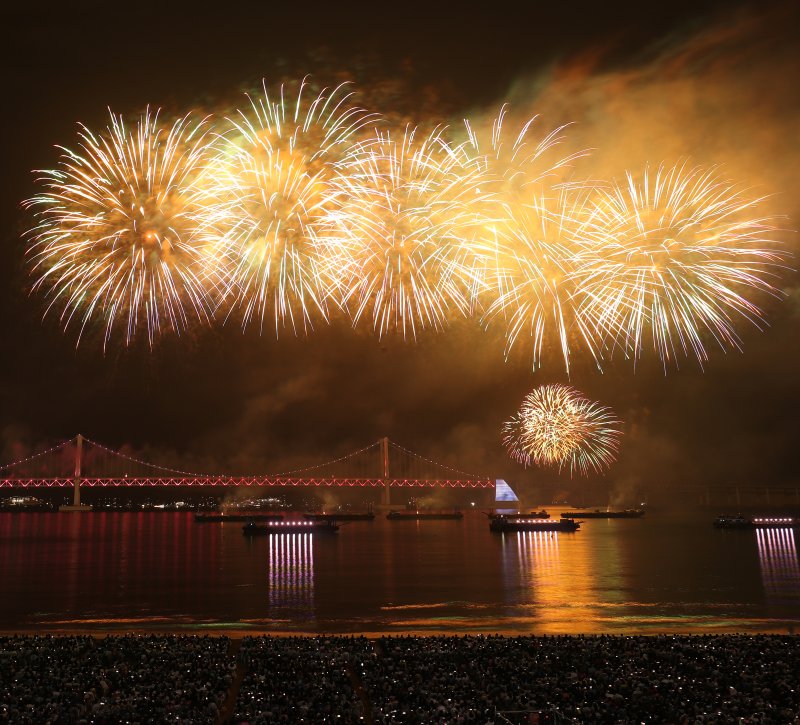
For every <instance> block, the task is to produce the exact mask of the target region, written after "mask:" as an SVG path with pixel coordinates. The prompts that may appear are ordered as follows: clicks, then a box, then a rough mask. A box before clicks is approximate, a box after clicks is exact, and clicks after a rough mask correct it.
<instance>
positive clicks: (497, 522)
mask: <svg viewBox="0 0 800 725" xmlns="http://www.w3.org/2000/svg"><path fill="white" fill-rule="evenodd" d="M580 527H581V522H580V521H575V519H570V518H560V519H558V520H556V519H509V518H507V517H506V516H497V517H495V518H493V519H492V520H491V521H490V522H489V530H490V531H494V532H495V533H499V534H506V533H514V532H516V531H564V532H573V531H577V530H578V529H579V528H580Z"/></svg>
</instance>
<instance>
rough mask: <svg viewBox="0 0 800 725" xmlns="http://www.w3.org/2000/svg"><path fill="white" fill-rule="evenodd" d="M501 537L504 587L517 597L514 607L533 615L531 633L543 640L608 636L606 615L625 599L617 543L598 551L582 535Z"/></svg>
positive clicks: (540, 533)
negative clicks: (552, 636) (545, 636)
mask: <svg viewBox="0 0 800 725" xmlns="http://www.w3.org/2000/svg"><path fill="white" fill-rule="evenodd" d="M501 536H502V537H503V539H502V544H501V546H502V557H503V574H504V578H505V580H506V586H507V589H508V588H509V585H510V587H511V588H512V590H516V592H517V596H518V597H519V599H518V601H517V602H514V603H515V604H516V605H517V606H521V607H522V609H523V610H524V609H529V610H530V626H531V629H535V630H536V631H537V632H539V633H542V634H577V633H583V634H592V633H597V632H601V631H605V629H606V625H605V623H604V620H605V618H606V617H605V615H606V614H607V611H606V610H607V609H608V608H609V607H615V606H618V605H619V603H620V601H621V599H622V594H621V590H622V587H621V583H620V574H619V552H618V550H617V548H616V545H615V544H616V542H615V539H614V537H606V538H607V539H608V541H606V542H605V545H604V546H602V547H600V548H598V547H597V541H596V539H595V537H593V536H591V535H587V534H586V533H584V532H583V531H581V532H580V534H577V535H576V534H560V533H558V532H552V531H550V532H548V531H526V532H517V533H515V534H502V535H501ZM515 583H516V585H517V586H516V587H514V584H515Z"/></svg>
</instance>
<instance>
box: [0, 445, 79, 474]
mask: <svg viewBox="0 0 800 725" xmlns="http://www.w3.org/2000/svg"><path fill="white" fill-rule="evenodd" d="M72 441H73V439H72V438H70V439H69V440H66V441H62V442H61V443H58V444H57V445H55V446H53V447H52V448H48V449H47V450H46V451H41V452H40V453H33V454H32V455H30V456H28V457H27V458H20V459H19V460H17V461H12V462H11V463H6V464H5V465H2V466H0V471H4V470H6V469H7V468H13V467H14V466H20V465H22V464H23V463H28V462H29V461H33V460H35V459H37V458H41V457H42V456H46V455H47V454H48V453H54V452H55V451H58V450H61V449H62V448H63V447H64V446H66V445H69V444H71V443H72Z"/></svg>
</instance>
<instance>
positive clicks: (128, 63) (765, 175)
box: [0, 0, 800, 494]
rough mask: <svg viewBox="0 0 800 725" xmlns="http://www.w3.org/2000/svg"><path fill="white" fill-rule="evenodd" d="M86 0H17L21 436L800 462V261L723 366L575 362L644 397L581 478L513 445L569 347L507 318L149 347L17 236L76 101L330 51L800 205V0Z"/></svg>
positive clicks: (178, 455) (176, 87)
mask: <svg viewBox="0 0 800 725" xmlns="http://www.w3.org/2000/svg"><path fill="white" fill-rule="evenodd" d="M70 5H71V4H70V3H59V4H57V5H56V4H54V6H52V7H48V5H47V4H41V3H28V4H20V5H19V6H18V7H16V8H15V9H6V10H3V11H2V13H3V17H2V27H3V28H4V35H5V37H4V39H3V42H2V43H1V44H0V46H1V47H2V50H1V51H0V52H2V53H3V56H4V57H3V58H2V71H0V72H2V74H3V78H2V88H3V91H4V93H3V96H4V99H5V102H4V104H3V105H4V111H3V113H2V122H3V125H4V128H3V138H4V139H5V144H4V148H3V173H2V175H0V179H1V182H0V183H2V194H1V195H0V202H1V204H2V206H0V222H1V223H2V248H1V251H0V275H2V276H1V277H0V319H2V329H3V331H4V335H3V343H2V355H1V356H0V435H2V440H0V451H2V452H3V459H6V458H8V457H10V456H12V455H14V454H15V453H16V452H18V451H20V450H24V449H25V448H28V449H31V448H34V447H37V446H41V445H44V444H46V443H48V442H51V441H56V440H61V439H63V438H66V437H69V436H72V435H74V434H75V433H77V432H79V431H80V432H82V433H84V434H85V435H88V436H90V437H92V438H95V439H97V440H99V441H102V442H104V443H106V444H108V445H109V446H112V447H117V446H121V445H123V444H126V445H129V446H131V447H132V448H133V450H137V451H140V452H144V453H146V454H147V455H148V456H151V457H160V458H161V460H163V461H169V462H180V463H181V464H182V465H185V466H186V467H188V468H198V469H208V468H209V467H213V468H215V469H216V470H219V471H246V472H253V473H256V472H268V471H275V470H282V469H284V468H286V467H288V466H293V465H296V464H302V463H306V462H308V463H313V462H315V461H318V460H324V459H326V458H328V457H332V456H334V455H337V454H340V453H343V452H346V451H348V450H351V449H353V448H357V447H360V446H361V445H365V444H367V443H369V442H371V441H373V440H376V439H377V438H378V437H380V436H382V435H388V436H390V437H391V438H392V439H394V440H397V441H398V442H399V443H401V444H403V445H405V446H407V447H409V448H411V449H414V450H416V451H418V452H420V453H421V454H424V455H428V456H432V457H434V458H437V459H439V460H442V461H444V462H446V463H449V464H451V465H456V466H459V467H462V468H464V469H467V470H474V471H478V472H486V473H487V474H490V475H494V474H496V475H504V476H506V477H507V478H509V480H514V481H517V482H520V483H522V484H523V485H535V484H540V485H551V484H552V485H553V486H561V487H563V488H564V489H566V490H570V491H575V490H578V489H580V487H581V486H584V485H599V486H601V487H608V488H609V489H612V490H625V489H626V488H628V487H637V486H643V487H645V488H647V489H649V490H650V491H651V492H653V491H661V492H664V493H666V494H669V492H670V491H671V490H673V489H674V490H677V489H678V488H679V487H682V486H684V485H685V484H687V483H688V484H692V485H698V486H699V485H702V484H704V483H706V482H708V481H712V482H715V483H720V482H731V483H740V484H742V485H765V484H770V485H790V486H795V485H797V483H798V478H799V476H798V465H797V452H798V431H799V430H800V427H799V426H798V422H797V420H798V416H797V413H796V411H797V408H798V403H800V382H798V375H797V371H798V361H799V360H800V352H798V345H797V339H798V336H797V333H798V324H800V323H799V322H798V316H797V305H796V302H795V300H796V295H795V294H794V292H793V289H794V286H795V284H796V283H795V279H794V277H793V276H792V275H787V277H786V279H785V280H784V281H783V286H784V288H785V289H786V291H787V294H788V299H787V300H785V301H782V302H772V303H768V312H769V315H768V317H769V322H770V325H771V327H770V328H768V329H767V330H766V331H764V332H763V333H759V332H758V331H755V330H747V329H743V330H742V332H743V337H744V341H745V346H744V351H743V353H741V354H740V353H728V354H723V353H722V352H720V351H713V350H712V359H711V361H710V363H709V364H707V365H706V367H705V370H704V371H703V370H700V369H699V367H698V365H697V364H696V363H692V362H691V361H685V362H684V363H682V364H681V369H680V370H675V369H671V370H670V371H669V372H668V374H667V375H666V376H665V375H664V372H663V370H662V369H661V367H660V366H659V365H658V364H656V363H654V362H652V361H651V362H646V363H645V364H643V365H642V366H641V367H639V368H638V369H637V370H636V371H634V369H633V367H632V366H631V365H630V364H627V363H619V364H614V365H609V366H608V369H607V370H606V371H605V373H604V374H600V373H599V372H597V371H596V370H595V369H594V368H593V367H592V366H591V365H589V364H588V363H582V362H580V361H579V362H578V365H577V366H576V369H575V370H574V371H573V374H572V378H571V381H570V382H571V383H572V384H573V385H575V386H576V387H578V388H580V389H581V390H582V391H584V392H585V393H586V394H587V395H589V396H590V397H592V398H593V399H596V400H598V401H601V402H602V403H604V404H606V405H610V406H611V407H612V408H613V409H614V410H615V411H616V412H617V414H618V415H619V416H620V417H621V418H623V419H624V420H625V421H626V425H625V431H626V436H625V439H624V441H623V446H622V451H621V455H620V460H619V462H618V463H617V464H616V465H615V466H614V467H613V468H612V470H611V472H610V473H609V474H608V476H607V477H606V478H605V479H594V480H590V481H589V482H588V483H584V482H582V481H580V480H574V481H570V480H569V477H568V476H564V475H562V476H560V477H559V476H558V475H556V474H554V473H551V472H546V471H537V472H532V471H527V472H526V471H523V469H521V468H520V467H519V466H517V465H516V464H514V463H512V462H511V461H509V460H508V459H507V458H506V456H505V454H504V452H503V450H502V447H501V445H500V436H499V427H500V425H501V423H502V421H503V420H505V419H507V418H508V417H509V416H510V414H511V413H512V412H513V411H514V409H515V408H516V406H517V405H518V404H519V402H520V401H521V399H522V397H523V396H524V395H525V394H526V393H527V392H528V391H529V390H530V389H531V388H532V387H533V386H534V385H537V384H541V383H543V382H556V381H558V382H567V378H566V376H565V374H564V373H563V371H562V368H561V366H560V365H559V364H558V361H557V359H555V358H553V359H551V360H550V361H549V364H547V365H546V366H545V368H544V370H542V371H540V372H536V373H535V374H534V373H532V372H531V370H530V365H529V359H528V357H526V356H524V355H517V356H514V357H512V359H511V360H510V361H508V362H504V360H503V345H502V339H501V337H500V335H499V332H498V331H492V330H490V331H489V332H488V333H485V332H483V331H481V330H480V328H479V327H478V326H477V324H476V323H474V322H468V321H467V322H462V323H457V324H455V325H454V328H453V329H452V330H450V331H448V332H447V333H444V334H439V335H436V334H433V333H431V334H423V335H422V336H421V338H420V339H419V340H418V341H417V342H416V343H407V342H403V341H401V340H397V339H392V338H390V339H387V340H384V341H382V342H381V341H378V340H377V339H375V338H374V337H372V336H371V335H368V334H366V333H363V332H353V331H351V330H350V329H349V328H348V327H347V326H342V325H338V326H334V327H331V328H327V329H323V330H320V331H318V332H317V333H315V334H314V335H313V336H312V337H310V338H309V339H303V338H301V339H290V338H286V337H284V338H281V339H280V340H275V339H274V338H273V337H271V336H270V335H264V336H263V337H259V336H258V334H257V332H256V331H255V330H251V331H248V332H247V333H245V334H244V335H243V334H242V332H241V331H240V329H239V328H238V326H236V325H230V326H228V327H215V328H213V329H203V330H198V331H196V332H194V333H193V334H192V335H190V336H187V337H184V338H181V339H177V340H176V339H166V340H164V341H162V342H160V343H159V344H158V345H157V346H156V347H155V349H153V350H150V349H148V348H147V347H146V346H142V345H134V346H133V347H131V348H125V347H124V346H120V345H114V346H112V347H111V348H109V349H108V350H107V351H106V352H105V353H103V351H102V349H101V348H100V347H99V346H98V345H96V344H91V343H89V344H82V345H81V347H79V348H78V349H76V347H75V336H74V332H67V333H66V334H64V333H62V332H61V330H60V329H59V327H58V324H57V321H56V320H54V319H50V318H47V319H45V320H44V321H43V320H42V312H43V306H42V303H41V299H39V298H37V297H36V296H29V295H28V293H27V288H28V286H29V282H28V280H27V279H26V276H25V273H24V270H23V267H22V257H23V250H24V245H23V243H22V242H21V241H20V232H21V231H22V230H23V229H24V228H25V224H26V223H27V221H26V219H25V216H24V214H23V213H22V211H21V209H20V202H21V201H22V200H23V199H24V198H26V197H27V196H29V195H30V194H31V193H32V190H33V184H32V178H33V177H32V174H31V169H35V168H48V167H52V166H53V165H54V164H55V162H56V159H57V152H56V150H55V149H54V148H53V146H54V145H55V144H64V145H67V146H69V145H71V144H73V143H74V140H75V123H76V122H77V121H81V122H84V123H86V124H87V125H89V126H94V127H97V126H99V125H101V124H104V123H105V122H106V114H107V110H106V109H107V107H111V108H112V109H113V110H114V111H115V112H120V113H132V114H133V113H136V112H138V111H140V110H141V109H142V108H143V107H144V106H146V105H147V104H148V103H149V104H151V105H153V106H163V107H165V108H167V109H169V110H183V109H186V110H188V109H189V108H192V107H194V106H198V105H202V106H205V107H208V106H209V105H214V104H219V103H228V102H231V100H234V101H235V100H236V99H237V98H238V97H239V95H238V91H239V89H240V88H241V87H242V86H244V85H247V84H248V83H252V82H253V81H258V79H260V78H261V77H262V76H267V77H268V78H269V77H272V76H275V75H280V74H284V75H287V74H293V73H297V74H302V73H304V72H306V71H311V72H322V73H323V74H324V72H325V68H326V67H327V68H328V69H330V64H331V63H332V62H333V63H337V64H339V66H340V68H339V70H341V72H343V73H352V74H353V75H356V76H358V77H359V79H360V80H367V81H371V80H372V79H373V78H374V81H375V82H376V83H378V82H382V81H385V80H387V79H389V80H393V79H396V78H398V77H399V78H402V84H403V85H402V87H403V89H404V90H403V92H404V94H405V96H404V98H402V99H400V101H399V102H400V103H401V105H403V106H404V107H403V109H402V111H403V113H406V114H409V113H414V112H415V111H416V110H419V112H420V113H430V109H431V108H432V107H434V106H436V104H437V103H438V104H440V107H441V113H442V115H443V116H451V117H452V118H454V119H456V120H457V119H458V118H461V117H463V115H464V114H467V113H479V114H480V113H482V112H484V111H485V112H487V113H488V112H490V111H492V110H495V109H496V108H497V107H498V106H499V104H500V103H501V102H502V101H503V100H506V99H511V100H513V101H515V102H516V103H517V104H518V105H517V106H516V108H518V109H519V110H520V112H533V113H535V112H537V111H538V112H541V113H543V114H546V115H547V116H548V120H549V119H552V123H553V124H555V123H558V122H561V121H562V120H563V118H562V117H563V115H564V114H569V113H573V114H577V117H575V116H573V118H572V120H574V121H575V123H576V135H577V138H578V139H579V140H580V142H581V143H584V145H588V146H592V147H598V153H597V160H596V162H594V163H595V167H594V168H593V171H594V172H595V173H598V174H601V173H602V174H603V175H604V176H609V175H613V174H619V173H621V171H622V170H623V169H622V161H623V160H628V159H631V160H633V161H636V162H637V163H638V162H640V161H643V160H647V159H648V158H651V157H652V161H653V162H656V163H657V162H659V161H662V160H666V161H669V162H674V161H677V160H678V159H679V158H681V157H685V156H687V155H691V156H692V158H693V159H695V160H698V161H701V162H708V163H723V164H727V165H729V168H732V169H733V170H734V171H735V172H737V173H738V174H739V176H740V177H742V176H745V175H746V180H748V182H749V179H750V178H751V177H752V183H753V185H754V186H756V187H757V188H760V189H765V192H764V193H770V194H774V195H775V202H774V203H775V208H776V210H778V211H781V212H782V213H784V214H786V215H788V216H789V217H794V220H795V221H794V222H792V221H788V220H787V221H786V226H787V227H789V228H791V227H793V226H796V219H797V213H796V212H797V210H798V208H800V204H799V203H798V198H797V191H796V190H797V188H798V183H797V182H798V181H800V179H799V178H798V177H799V176H800V170H799V169H798V166H799V164H800V160H799V158H798V142H799V141H800V125H798V119H800V110H799V109H800V99H798V91H797V89H796V86H797V77H798V76H797V74H796V72H795V71H797V70H798V68H799V67H800V64H799V62H798V50H797V48H798V42H797V41H798V37H797V31H796V28H797V26H798V22H797V21H798V17H799V16H798V12H797V11H796V10H793V9H792V7H791V4H789V5H785V6H782V5H765V4H763V3H762V4H759V5H758V6H756V5H753V6H748V5H741V6H736V5H734V4H732V3H730V2H705V1H698V0H693V1H692V2H670V3H636V4H633V3H620V2H605V3H603V2H592V3H582V2H570V3H566V2H560V3H550V4H547V5H545V4H543V3H537V2H529V3H527V4H526V5H527V7H528V9H527V10H524V11H520V10H518V9H517V10H512V9H508V7H505V6H504V3H494V2H493V3H485V4H482V5H483V6H484V7H483V9H482V10H479V11H472V12H467V11H465V10H463V9H461V6H459V5H457V4H450V3H447V4H443V5H447V6H448V9H447V10H445V9H436V6H437V5H438V3H426V4H421V3H420V4H390V3H371V4H370V5H368V6H364V5H361V6H354V5H346V4H344V3H325V4H324V5H323V6H322V7H321V8H318V7H316V6H315V5H314V4H309V3H286V2H284V3H256V4H253V6H246V5H243V4H239V3H235V2H231V3H215V4H214V5H211V6H207V7H206V6H203V5H202V4H199V3H191V4H185V5H184V4H171V5H170V7H169V8H166V9H165V8H160V7H156V6H155V5H153V4H145V3H143V4H141V6H137V5H136V4H131V3H127V4H119V3H117V4H112V3H103V4H100V3H80V5H81V8H82V9H80V10H76V9H74V8H72V7H70ZM520 5H521V3H520ZM376 110H379V111H380V110H391V109H376ZM759 114H760V115H759ZM676 119H677V122H676ZM419 120H420V121H422V120H424V119H422V118H420V119H419ZM587 141H588V143H587ZM645 152H646V153H647V154H649V155H648V156H647V157H645V156H644V154H645ZM698 157H699V158H698ZM618 162H619V166H620V168H617V165H618ZM787 241H788V242H789V243H790V244H793V243H794V238H793V237H792V236H790V235H787ZM20 446H21V447H20Z"/></svg>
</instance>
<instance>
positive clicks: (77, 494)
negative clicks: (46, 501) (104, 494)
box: [58, 433, 92, 512]
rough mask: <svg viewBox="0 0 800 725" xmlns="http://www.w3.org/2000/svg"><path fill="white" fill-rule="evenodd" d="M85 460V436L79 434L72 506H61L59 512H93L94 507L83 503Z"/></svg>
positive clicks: (76, 440) (76, 444)
mask: <svg viewBox="0 0 800 725" xmlns="http://www.w3.org/2000/svg"><path fill="white" fill-rule="evenodd" d="M82 459H83V436H82V435H81V434H80V433H78V437H77V438H76V439H75V471H74V474H73V478H72V485H73V489H72V506H69V505H67V506H59V507H58V510H59V511H67V512H83V511H91V510H92V507H91V506H87V505H84V504H82V503H81V461H82Z"/></svg>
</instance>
